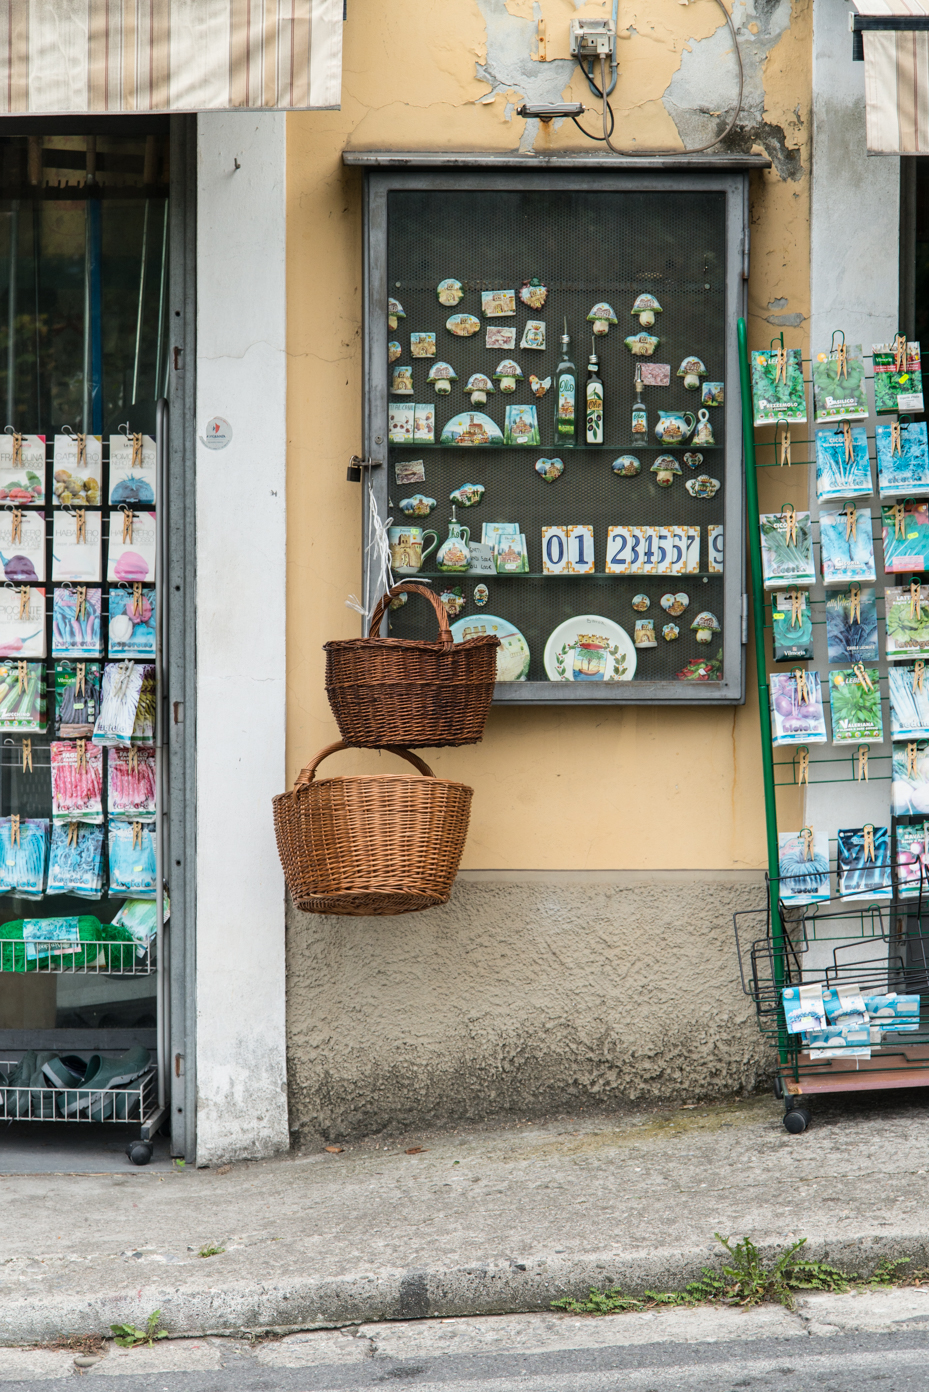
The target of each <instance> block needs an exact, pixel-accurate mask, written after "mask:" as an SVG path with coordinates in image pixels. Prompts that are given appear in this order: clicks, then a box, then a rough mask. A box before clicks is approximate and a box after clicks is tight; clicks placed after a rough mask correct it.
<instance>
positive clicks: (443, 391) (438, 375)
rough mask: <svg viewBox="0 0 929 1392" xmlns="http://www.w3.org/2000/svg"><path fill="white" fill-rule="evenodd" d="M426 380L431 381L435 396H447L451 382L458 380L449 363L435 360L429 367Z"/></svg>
mask: <svg viewBox="0 0 929 1392" xmlns="http://www.w3.org/2000/svg"><path fill="white" fill-rule="evenodd" d="M426 381H427V382H431V383H432V385H433V387H434V388H435V394H436V396H448V394H449V392H450V391H451V389H452V383H453V382H457V381H458V373H457V372H456V371H455V369H454V368H453V367H452V365H451V364H450V363H447V362H437V363H433V364H432V366H431V367H430V369H429V376H428V377H427V378H426Z"/></svg>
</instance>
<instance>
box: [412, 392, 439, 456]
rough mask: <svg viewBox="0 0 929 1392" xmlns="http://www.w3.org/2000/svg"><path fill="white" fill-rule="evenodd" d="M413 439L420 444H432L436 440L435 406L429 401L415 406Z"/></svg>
mask: <svg viewBox="0 0 929 1392" xmlns="http://www.w3.org/2000/svg"><path fill="white" fill-rule="evenodd" d="M413 439H414V441H415V442H416V443H417V444H419V445H431V444H432V443H433V441H434V440H435V407H434V406H432V405H430V404H429V402H428V401H427V402H426V404H425V405H424V406H414V407H413Z"/></svg>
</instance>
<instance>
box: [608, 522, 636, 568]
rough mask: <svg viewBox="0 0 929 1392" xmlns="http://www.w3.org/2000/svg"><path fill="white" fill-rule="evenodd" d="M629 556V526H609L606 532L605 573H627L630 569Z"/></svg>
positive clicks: (630, 551)
mask: <svg viewBox="0 0 929 1392" xmlns="http://www.w3.org/2000/svg"><path fill="white" fill-rule="evenodd" d="M631 557H632V535H631V528H629V527H609V528H608V529H607V534H606V564H605V566H604V570H605V571H606V574H607V575H628V574H629V572H630V570H631Z"/></svg>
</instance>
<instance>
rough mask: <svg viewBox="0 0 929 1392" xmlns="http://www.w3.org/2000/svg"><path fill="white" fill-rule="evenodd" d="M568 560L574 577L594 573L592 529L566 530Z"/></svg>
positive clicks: (572, 528) (579, 527)
mask: <svg viewBox="0 0 929 1392" xmlns="http://www.w3.org/2000/svg"><path fill="white" fill-rule="evenodd" d="M568 560H569V562H570V567H571V570H572V571H573V573H574V574H575V575H591V574H592V573H593V571H594V529H593V527H585V526H578V527H569V528H568Z"/></svg>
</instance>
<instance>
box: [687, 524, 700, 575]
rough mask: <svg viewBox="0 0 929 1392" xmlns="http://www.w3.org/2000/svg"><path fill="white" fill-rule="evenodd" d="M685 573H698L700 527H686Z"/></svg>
mask: <svg viewBox="0 0 929 1392" xmlns="http://www.w3.org/2000/svg"><path fill="white" fill-rule="evenodd" d="M685 573H686V574H687V575H699V573H700V528H699V527H688V528H687V564H686V568H685Z"/></svg>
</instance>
